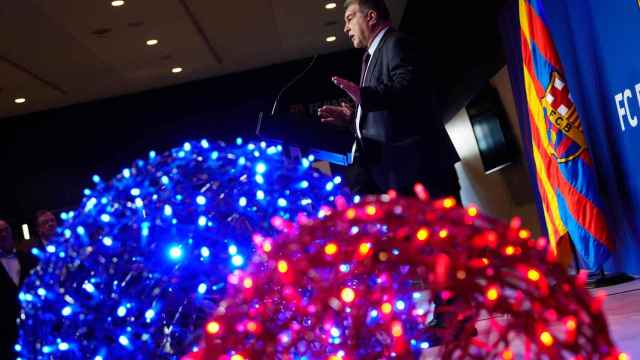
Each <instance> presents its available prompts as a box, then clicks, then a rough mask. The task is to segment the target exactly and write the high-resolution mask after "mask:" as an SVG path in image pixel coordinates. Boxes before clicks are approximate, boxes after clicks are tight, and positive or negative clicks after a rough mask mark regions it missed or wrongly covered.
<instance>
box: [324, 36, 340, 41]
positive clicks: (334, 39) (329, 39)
mask: <svg viewBox="0 0 640 360" xmlns="http://www.w3.org/2000/svg"><path fill="white" fill-rule="evenodd" d="M336 39H337V38H336V37H335V36H329V37H327V38H326V40H327V42H334V41H336Z"/></svg>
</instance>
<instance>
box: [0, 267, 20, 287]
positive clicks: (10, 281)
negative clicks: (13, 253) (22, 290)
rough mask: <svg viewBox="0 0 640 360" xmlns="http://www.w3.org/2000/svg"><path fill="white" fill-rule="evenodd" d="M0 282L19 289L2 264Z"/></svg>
mask: <svg viewBox="0 0 640 360" xmlns="http://www.w3.org/2000/svg"><path fill="white" fill-rule="evenodd" d="M0 281H1V282H5V283H7V284H11V285H10V286H13V287H14V288H17V286H16V283H14V282H13V279H12V278H11V275H9V273H8V272H7V269H6V268H5V267H4V264H3V263H1V262H0Z"/></svg>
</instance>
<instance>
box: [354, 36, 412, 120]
mask: <svg viewBox="0 0 640 360" xmlns="http://www.w3.org/2000/svg"><path fill="white" fill-rule="evenodd" d="M380 50H383V51H384V54H383V56H385V57H386V58H387V59H388V60H387V63H388V66H389V71H390V73H391V79H389V80H388V81H386V82H383V83H379V84H376V85H374V86H363V87H361V88H360V95H361V106H362V109H363V110H364V111H366V112H371V111H382V110H388V109H390V108H391V107H392V106H394V105H398V104H402V103H403V102H405V101H408V100H409V99H411V98H413V97H415V96H416V94H417V86H418V82H419V81H418V68H417V64H418V62H419V60H418V58H419V56H418V51H417V50H416V47H415V45H414V44H413V43H412V41H411V39H410V38H408V37H394V38H390V39H389V40H388V41H387V42H386V43H385V44H384V47H383V48H382V49H380ZM383 71H385V70H383Z"/></svg>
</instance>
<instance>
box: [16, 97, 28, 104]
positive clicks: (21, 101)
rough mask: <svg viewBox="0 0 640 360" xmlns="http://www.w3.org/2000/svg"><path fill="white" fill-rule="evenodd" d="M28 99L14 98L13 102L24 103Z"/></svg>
mask: <svg viewBox="0 0 640 360" xmlns="http://www.w3.org/2000/svg"><path fill="white" fill-rule="evenodd" d="M26 101H27V99H25V98H16V99H14V100H13V102H15V103H16V104H22V103H24V102H26Z"/></svg>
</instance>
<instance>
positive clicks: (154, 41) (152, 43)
mask: <svg viewBox="0 0 640 360" xmlns="http://www.w3.org/2000/svg"><path fill="white" fill-rule="evenodd" d="M147 45H149V46H153V45H158V40H156V39H151V40H147Z"/></svg>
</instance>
